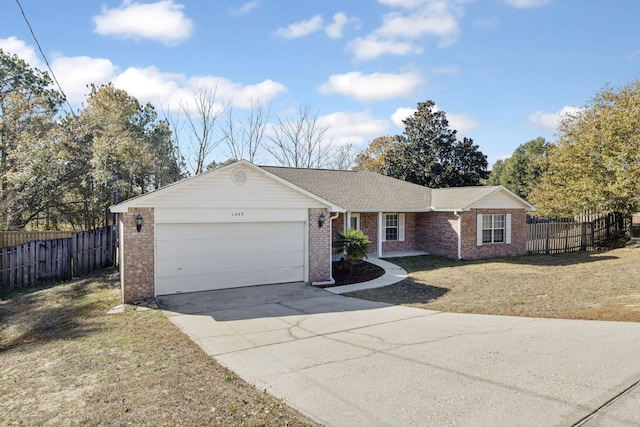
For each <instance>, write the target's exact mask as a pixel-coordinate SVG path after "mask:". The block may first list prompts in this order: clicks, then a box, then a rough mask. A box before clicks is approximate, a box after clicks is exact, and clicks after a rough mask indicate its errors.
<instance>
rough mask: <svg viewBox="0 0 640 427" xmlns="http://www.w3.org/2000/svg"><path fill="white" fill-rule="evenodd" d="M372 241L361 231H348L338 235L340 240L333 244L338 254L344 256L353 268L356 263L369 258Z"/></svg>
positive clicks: (348, 264) (344, 259) (345, 260)
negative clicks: (368, 253)
mask: <svg viewBox="0 0 640 427" xmlns="http://www.w3.org/2000/svg"><path fill="white" fill-rule="evenodd" d="M369 246H371V241H370V240H369V237H367V236H365V235H364V233H363V232H362V231H360V230H353V229H348V230H345V231H344V233H338V238H337V239H336V240H335V241H334V242H333V247H334V249H335V253H336V254H343V255H344V256H343V261H344V262H345V263H346V264H347V266H348V267H349V270H351V269H352V268H353V265H354V263H356V262H358V261H361V260H362V259H363V258H367V252H369Z"/></svg>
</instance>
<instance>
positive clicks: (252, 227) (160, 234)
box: [156, 222, 305, 295]
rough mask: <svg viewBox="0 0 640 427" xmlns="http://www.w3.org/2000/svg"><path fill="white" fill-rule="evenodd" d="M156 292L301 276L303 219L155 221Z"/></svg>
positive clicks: (260, 282)
mask: <svg viewBox="0 0 640 427" xmlns="http://www.w3.org/2000/svg"><path fill="white" fill-rule="evenodd" d="M156 239H157V240H156V242H157V244H156V294H158V295H167V294H173V293H176V292H194V291H204V290H211V289H224V288H235V287H241V286H252V285H260V284H267V283H285V282H298V281H303V280H304V271H305V239H304V223H303V222H270V223H233V224H228V223H226V224H223V223H216V224H210V223H205V224H203V223H200V224H157V225H156Z"/></svg>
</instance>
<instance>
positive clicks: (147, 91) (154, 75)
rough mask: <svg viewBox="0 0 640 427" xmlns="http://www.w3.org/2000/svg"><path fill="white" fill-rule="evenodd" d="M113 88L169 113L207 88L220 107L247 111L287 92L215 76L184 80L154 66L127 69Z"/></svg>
mask: <svg viewBox="0 0 640 427" xmlns="http://www.w3.org/2000/svg"><path fill="white" fill-rule="evenodd" d="M113 84H114V86H116V87H118V88H120V89H124V90H126V91H127V92H128V93H130V94H131V95H133V96H135V97H136V98H138V99H139V100H140V101H141V102H151V103H153V104H155V105H156V106H158V107H160V106H161V107H162V108H166V109H169V110H176V109H178V107H179V105H180V104H181V103H182V104H185V105H186V106H187V108H190V107H191V106H192V105H191V102H192V101H193V94H194V91H197V90H198V89H199V88H200V87H202V86H205V87H209V88H211V89H212V90H215V92H216V100H217V101H219V104H220V105H221V106H222V105H224V104H226V103H227V102H232V103H233V106H234V107H236V108H251V103H252V101H253V100H257V99H259V100H261V101H262V102H263V103H265V104H266V103H269V102H270V101H271V100H272V99H273V98H275V97H276V96H278V95H279V94H281V93H284V92H286V91H287V88H286V87H285V86H284V85H283V84H282V83H278V82H275V81H273V80H270V79H267V80H264V81H262V82H260V83H257V84H253V85H245V84H241V83H237V82H234V81H231V80H229V79H226V78H224V77H218V76H199V77H191V78H187V77H186V76H185V75H184V74H175V73H163V72H161V71H160V70H158V69H157V68H156V67H146V68H136V67H131V68H128V69H127V70H125V71H124V72H123V73H122V74H120V75H118V76H117V77H116V78H115V79H114V80H113Z"/></svg>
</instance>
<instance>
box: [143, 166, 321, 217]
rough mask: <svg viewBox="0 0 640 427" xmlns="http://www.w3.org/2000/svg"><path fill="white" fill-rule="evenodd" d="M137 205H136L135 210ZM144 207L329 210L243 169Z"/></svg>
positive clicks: (228, 170) (151, 200)
mask: <svg viewBox="0 0 640 427" xmlns="http://www.w3.org/2000/svg"><path fill="white" fill-rule="evenodd" d="M242 172H244V174H243V173H242ZM234 173H235V174H236V175H234ZM238 177H240V179H238ZM240 181H243V182H240ZM137 205H138V204H137V203H135V202H134V203H133V206H137ZM140 206H145V207H157V208H223V209H224V208H229V209H237V208H256V209H258V208H259V209H272V208H280V209H282V208H305V209H306V208H322V207H325V205H323V204H322V203H320V202H319V201H317V200H314V199H313V198H311V197H309V196H307V195H305V194H303V193H301V192H298V191H296V190H294V189H292V188H289V187H287V186H286V185H285V184H282V183H280V182H278V181H277V180H275V179H273V178H271V177H268V176H266V175H264V174H262V173H260V172H257V171H254V170H252V169H250V168H247V167H242V166H237V167H231V168H225V169H224V170H221V171H220V172H219V173H211V174H209V175H208V176H206V177H204V178H203V179H199V180H194V181H192V182H189V183H185V185H181V186H179V187H177V188H175V189H174V190H172V191H167V192H162V193H160V194H158V195H157V196H155V197H154V196H152V197H149V198H147V199H146V200H144V202H141V203H140Z"/></svg>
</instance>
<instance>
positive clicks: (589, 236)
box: [527, 212, 631, 254]
mask: <svg viewBox="0 0 640 427" xmlns="http://www.w3.org/2000/svg"><path fill="white" fill-rule="evenodd" d="M630 226H631V219H630V217H628V216H627V215H624V214H622V213H619V212H613V213H609V214H606V215H594V214H585V215H580V216H577V217H575V218H535V217H527V250H528V252H529V253H530V254H558V253H566V252H575V251H588V250H594V249H598V248H600V247H603V246H606V245H607V244H608V242H610V241H611V240H612V239H615V238H618V237H621V236H624V234H625V232H627V231H628V230H629V229H630Z"/></svg>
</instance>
